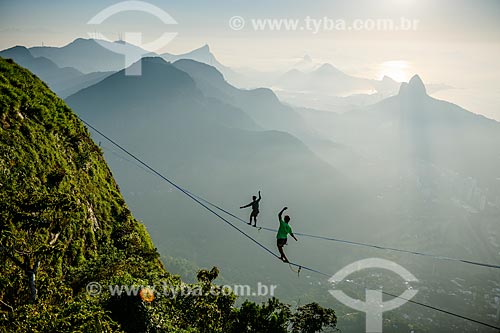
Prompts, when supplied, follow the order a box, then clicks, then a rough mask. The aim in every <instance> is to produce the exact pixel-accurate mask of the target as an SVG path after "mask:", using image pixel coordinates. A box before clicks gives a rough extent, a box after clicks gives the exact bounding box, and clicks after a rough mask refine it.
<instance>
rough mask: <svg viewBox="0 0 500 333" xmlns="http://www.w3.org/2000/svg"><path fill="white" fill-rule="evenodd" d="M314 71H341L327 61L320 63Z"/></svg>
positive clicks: (324, 72) (331, 72)
mask: <svg viewBox="0 0 500 333" xmlns="http://www.w3.org/2000/svg"><path fill="white" fill-rule="evenodd" d="M314 72H316V73H320V74H339V73H342V72H341V71H340V70H338V69H337V67H335V66H333V65H332V64H329V63H324V64H322V65H321V66H319V67H318V68H317V69H316V70H315V71H314Z"/></svg>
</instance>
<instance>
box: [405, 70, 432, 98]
mask: <svg viewBox="0 0 500 333" xmlns="http://www.w3.org/2000/svg"><path fill="white" fill-rule="evenodd" d="M402 94H410V95H412V96H427V90H426V89H425V85H424V82H423V81H422V79H421V78H420V76H418V75H417V74H415V75H413V77H412V78H411V79H410V81H408V83H406V82H403V83H401V86H400V88H399V95H402Z"/></svg>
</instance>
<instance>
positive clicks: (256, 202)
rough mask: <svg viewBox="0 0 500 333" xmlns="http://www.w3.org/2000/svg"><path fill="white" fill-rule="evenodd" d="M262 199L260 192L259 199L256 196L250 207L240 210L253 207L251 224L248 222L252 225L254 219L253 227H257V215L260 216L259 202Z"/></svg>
mask: <svg viewBox="0 0 500 333" xmlns="http://www.w3.org/2000/svg"><path fill="white" fill-rule="evenodd" d="M261 199H262V197H261V196H260V191H259V198H258V199H257V197H256V196H255V195H254V196H253V197H252V202H250V203H249V204H248V205H245V206H241V207H240V209H243V208H247V207H252V212H251V213H250V222H248V224H249V225H252V218H253V226H254V227H256V226H257V215H259V202H260V200H261Z"/></svg>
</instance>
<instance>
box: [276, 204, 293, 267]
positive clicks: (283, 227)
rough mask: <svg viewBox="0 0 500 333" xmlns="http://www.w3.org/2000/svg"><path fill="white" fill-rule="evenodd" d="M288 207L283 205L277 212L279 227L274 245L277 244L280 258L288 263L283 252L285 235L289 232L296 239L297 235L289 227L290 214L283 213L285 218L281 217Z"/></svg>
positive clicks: (285, 240)
mask: <svg viewBox="0 0 500 333" xmlns="http://www.w3.org/2000/svg"><path fill="white" fill-rule="evenodd" d="M287 209H288V207H285V208H283V209H282V210H281V212H279V214H278V220H279V221H280V227H279V229H278V234H277V235H276V245H278V250H279V251H280V255H281V257H280V260H281V261H283V262H286V263H288V262H289V261H288V258H287V257H286V255H285V252H283V246H285V245H286V242H287V236H288V234H290V236H292V237H293V239H295V241H297V240H298V239H297V237H295V235H294V234H293V232H292V227H290V224H289V222H290V216H288V215H285V218H284V219H283V218H282V215H283V212H284V211H285V210H287Z"/></svg>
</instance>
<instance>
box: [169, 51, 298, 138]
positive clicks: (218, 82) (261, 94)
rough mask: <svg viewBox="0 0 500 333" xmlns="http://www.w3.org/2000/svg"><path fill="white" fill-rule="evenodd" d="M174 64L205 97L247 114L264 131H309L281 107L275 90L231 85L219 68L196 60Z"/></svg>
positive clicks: (289, 109)
mask: <svg viewBox="0 0 500 333" xmlns="http://www.w3.org/2000/svg"><path fill="white" fill-rule="evenodd" d="M173 65H174V66H175V67H176V68H179V69H180V70H182V71H184V72H186V73H188V74H189V75H190V76H191V77H192V78H193V79H194V80H195V82H196V85H197V86H198V87H199V88H200V90H201V91H202V92H203V93H204V94H205V95H206V96H208V97H213V98H216V99H218V100H220V101H224V102H225V103H229V104H231V105H233V106H235V107H237V108H239V109H241V110H243V111H245V112H246V113H247V114H248V115H250V116H251V117H252V118H253V119H254V120H255V121H256V122H257V123H258V124H259V125H260V126H262V127H263V128H266V129H276V130H283V131H287V132H290V133H292V134H299V133H300V134H305V133H306V132H307V130H304V129H305V126H304V124H303V122H302V119H301V118H300V116H299V115H298V114H297V113H296V112H295V111H294V110H293V109H292V108H290V107H288V106H286V105H283V104H281V103H280V101H279V100H278V98H277V97H276V95H275V94H274V93H273V92H272V90H270V89H267V88H258V89H251V90H243V89H238V88H236V87H234V86H232V85H231V84H229V83H228V82H227V81H226V80H225V79H224V76H223V75H222V74H221V73H220V72H219V71H217V69H216V68H214V67H212V66H209V65H207V64H204V63H201V62H197V61H194V60H185V59H183V60H178V61H176V62H175V63H174V64H173Z"/></svg>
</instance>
